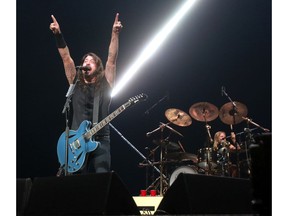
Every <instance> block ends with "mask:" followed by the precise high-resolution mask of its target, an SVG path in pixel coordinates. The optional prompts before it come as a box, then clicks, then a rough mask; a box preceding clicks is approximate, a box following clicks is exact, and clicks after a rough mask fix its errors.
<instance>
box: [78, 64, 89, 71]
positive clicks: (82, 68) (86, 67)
mask: <svg viewBox="0 0 288 216" xmlns="http://www.w3.org/2000/svg"><path fill="white" fill-rule="evenodd" d="M76 69H79V70H84V71H88V70H91V67H90V66H89V65H86V66H76Z"/></svg>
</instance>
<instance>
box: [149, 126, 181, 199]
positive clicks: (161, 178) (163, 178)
mask: <svg viewBox="0 0 288 216" xmlns="http://www.w3.org/2000/svg"><path fill="white" fill-rule="evenodd" d="M169 123H170V122H168V123H167V124H164V123H162V122H160V126H159V127H158V128H156V129H154V130H153V131H151V132H148V133H146V136H150V135H151V134H152V133H154V132H156V131H158V130H160V131H161V135H160V141H162V140H164V141H167V140H168V138H169V136H168V137H167V138H166V139H163V131H164V128H165V127H166V128H168V129H170V130H171V131H173V132H174V133H176V134H179V135H181V136H183V135H182V134H180V133H179V132H177V131H176V130H174V129H173V128H171V127H169V126H168V124H169ZM157 147H158V146H157ZM166 154H167V145H165V146H164V147H163V146H162V145H161V143H160V161H159V167H160V172H159V174H160V176H159V177H158V178H157V179H156V180H155V181H154V182H153V183H152V184H151V185H150V186H149V187H148V188H147V189H146V190H148V189H149V188H156V187H157V185H158V184H156V183H157V182H158V181H159V186H160V189H159V195H160V196H163V194H164V192H165V191H166V189H167V186H168V182H167V180H166V175H165V174H164V160H163V158H164V155H166ZM164 186H165V191H164Z"/></svg>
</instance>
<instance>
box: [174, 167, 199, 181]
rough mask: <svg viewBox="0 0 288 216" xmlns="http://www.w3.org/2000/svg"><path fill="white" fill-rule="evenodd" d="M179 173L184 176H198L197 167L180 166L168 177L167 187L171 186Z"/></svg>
mask: <svg viewBox="0 0 288 216" xmlns="http://www.w3.org/2000/svg"><path fill="white" fill-rule="evenodd" d="M180 173H184V174H198V171H197V167H195V166H193V165H192V166H181V167H178V168H177V169H175V170H174V171H173V173H172V175H171V176H170V179H169V185H170V186H171V185H172V184H173V182H174V181H175V180H176V178H177V177H178V175H179V174H180Z"/></svg>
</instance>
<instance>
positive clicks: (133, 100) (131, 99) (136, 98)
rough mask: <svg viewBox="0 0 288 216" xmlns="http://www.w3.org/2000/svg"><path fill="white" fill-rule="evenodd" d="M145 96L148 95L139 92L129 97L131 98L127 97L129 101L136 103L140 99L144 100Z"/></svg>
mask: <svg viewBox="0 0 288 216" xmlns="http://www.w3.org/2000/svg"><path fill="white" fill-rule="evenodd" d="M147 98H148V96H147V95H146V94H144V93H141V94H139V95H136V96H134V97H131V98H130V99H129V102H131V103H134V104H135V103H138V102H140V101H145V100H146V99H147Z"/></svg>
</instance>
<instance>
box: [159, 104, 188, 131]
mask: <svg viewBox="0 0 288 216" xmlns="http://www.w3.org/2000/svg"><path fill="white" fill-rule="evenodd" d="M165 116H166V118H167V119H168V121H170V122H171V123H173V124H175V125H178V126H181V127H186V126H189V125H191V124H192V119H191V117H190V116H189V115H188V114H187V113H185V112H184V111H182V110H180V109H175V108H170V109H167V110H166V111H165Z"/></svg>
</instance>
